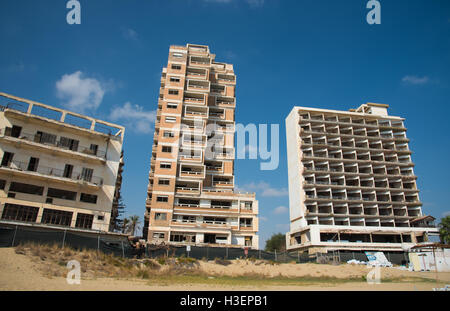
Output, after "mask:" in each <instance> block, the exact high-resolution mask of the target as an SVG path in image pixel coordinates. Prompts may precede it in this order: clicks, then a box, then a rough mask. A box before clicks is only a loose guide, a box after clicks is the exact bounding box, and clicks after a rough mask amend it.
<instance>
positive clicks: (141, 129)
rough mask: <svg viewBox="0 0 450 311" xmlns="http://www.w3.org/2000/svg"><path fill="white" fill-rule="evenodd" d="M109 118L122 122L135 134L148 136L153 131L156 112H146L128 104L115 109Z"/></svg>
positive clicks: (137, 106) (139, 107) (141, 108)
mask: <svg viewBox="0 0 450 311" xmlns="http://www.w3.org/2000/svg"><path fill="white" fill-rule="evenodd" d="M109 118H110V119H111V120H112V121H122V122H123V124H124V125H125V127H126V128H127V129H131V130H132V131H133V132H135V133H139V134H148V133H150V132H151V131H152V129H153V124H154V123H155V119H156V111H145V110H144V108H143V107H141V106H139V105H132V104H131V103H130V102H126V103H125V104H124V105H123V106H121V107H115V108H114V109H113V110H112V111H111V113H110V115H109Z"/></svg>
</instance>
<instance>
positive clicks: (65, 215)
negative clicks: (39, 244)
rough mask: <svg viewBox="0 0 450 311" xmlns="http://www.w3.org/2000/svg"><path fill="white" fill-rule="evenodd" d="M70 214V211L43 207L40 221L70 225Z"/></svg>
mask: <svg viewBox="0 0 450 311" xmlns="http://www.w3.org/2000/svg"><path fill="white" fill-rule="evenodd" d="M72 215H73V213H72V212H66V211H60V210H54V209H48V208H44V212H43V213H42V221H41V222H42V223H43V224H52V225H60V226H70V223H71V222H72Z"/></svg>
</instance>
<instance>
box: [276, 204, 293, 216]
mask: <svg viewBox="0 0 450 311" xmlns="http://www.w3.org/2000/svg"><path fill="white" fill-rule="evenodd" d="M288 211H289V209H288V208H287V207H286V206H278V207H276V208H275V209H274V210H273V213H274V214H275V215H281V214H286V213H287V212H288Z"/></svg>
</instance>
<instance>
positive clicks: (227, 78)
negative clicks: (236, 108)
mask: <svg viewBox="0 0 450 311" xmlns="http://www.w3.org/2000/svg"><path fill="white" fill-rule="evenodd" d="M217 80H218V81H219V82H223V83H225V84H233V85H234V84H236V77H235V76H234V75H225V74H218V75H217Z"/></svg>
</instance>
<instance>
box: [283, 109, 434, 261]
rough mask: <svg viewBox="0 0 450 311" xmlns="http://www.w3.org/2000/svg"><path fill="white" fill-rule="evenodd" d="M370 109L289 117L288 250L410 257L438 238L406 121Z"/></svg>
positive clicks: (298, 111) (297, 111)
mask: <svg viewBox="0 0 450 311" xmlns="http://www.w3.org/2000/svg"><path fill="white" fill-rule="evenodd" d="M387 109H388V106H387V105H382V104H372V103H368V104H365V105H362V106H360V107H359V108H358V109H353V110H350V111H348V112H347V111H337V110H326V109H314V108H305V107H294V109H293V110H292V111H291V113H290V114H289V116H288V117H287V118H286V138H287V157H288V170H289V209H290V232H288V233H287V234H286V244H287V249H288V250H301V251H309V252H311V253H313V252H327V251H332V250H379V251H402V250H405V249H407V248H409V247H411V246H413V245H415V244H416V243H420V242H426V241H427V240H428V234H436V233H437V231H438V230H437V229H436V228H435V227H433V226H432V225H428V224H427V225H426V226H425V225H424V226H422V227H418V226H417V222H414V220H415V219H419V218H421V217H423V215H422V209H421V206H422V203H421V202H420V199H419V190H418V189H417V185H416V179H417V177H416V176H415V175H414V171H413V167H414V164H413V162H412V161H411V151H410V149H409V147H408V142H409V140H408V138H407V137H406V128H405V127H404V123H403V122H404V119H403V118H400V117H394V116H389V115H388V112H387Z"/></svg>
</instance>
